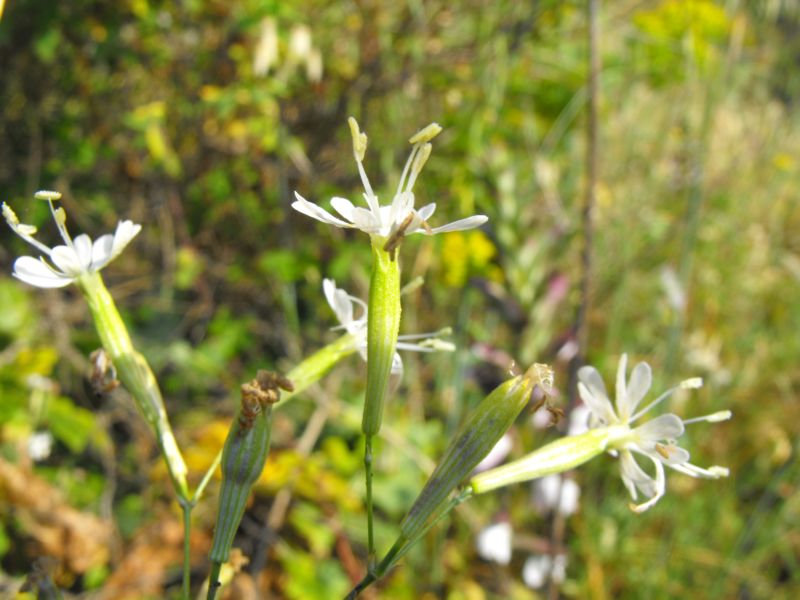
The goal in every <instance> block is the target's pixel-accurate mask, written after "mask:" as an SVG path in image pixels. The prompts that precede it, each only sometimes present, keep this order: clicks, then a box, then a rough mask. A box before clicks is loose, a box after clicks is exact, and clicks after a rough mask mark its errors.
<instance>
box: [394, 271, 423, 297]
mask: <svg viewBox="0 0 800 600" xmlns="http://www.w3.org/2000/svg"><path fill="white" fill-rule="evenodd" d="M424 283H425V278H424V277H422V275H418V276H417V277H414V279H412V280H411V281H409V282H408V283H407V284H405V285H404V286H403V288H402V289H401V290H400V295H401V296H405V295H407V294H410V293H412V292H415V291H416V290H418V289H419V288H421V287H422V285H423V284H424Z"/></svg>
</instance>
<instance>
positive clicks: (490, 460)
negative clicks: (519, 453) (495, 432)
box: [473, 433, 513, 473]
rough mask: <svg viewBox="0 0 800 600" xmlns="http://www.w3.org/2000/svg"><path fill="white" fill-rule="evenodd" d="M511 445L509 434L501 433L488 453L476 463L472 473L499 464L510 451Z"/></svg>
mask: <svg viewBox="0 0 800 600" xmlns="http://www.w3.org/2000/svg"><path fill="white" fill-rule="evenodd" d="M512 446H513V442H512V441H511V436H510V435H508V434H507V433H504V434H503V437H501V438H500V439H499V440H497V443H496V444H495V445H494V447H493V448H492V449H491V450H489V454H487V455H486V457H485V458H484V459H483V460H482V461H481V462H479V463H478V466H477V467H475V470H474V471H473V473H480V472H481V471H485V470H487V469H491V468H492V467H496V466H497V465H499V464H500V463H501V462H503V460H504V459H505V457H506V456H508V453H509V452H511V447H512Z"/></svg>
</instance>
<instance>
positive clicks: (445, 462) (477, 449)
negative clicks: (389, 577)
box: [398, 364, 552, 543]
mask: <svg viewBox="0 0 800 600" xmlns="http://www.w3.org/2000/svg"><path fill="white" fill-rule="evenodd" d="M537 384H539V385H541V386H542V388H543V389H544V390H545V391H546V392H547V391H549V389H550V388H551V387H552V370H551V369H550V368H549V367H547V366H546V365H541V364H534V365H533V366H532V367H531V368H530V369H528V371H527V372H526V373H525V374H524V375H518V376H517V377H514V378H513V379H509V380H508V381H506V382H504V383H502V384H500V385H499V386H498V387H497V388H495V389H494V390H493V391H492V392H491V393H490V394H489V395H488V396H486V397H485V398H484V399H483V400H482V401H481V402H480V404H478V406H477V407H476V408H475V409H474V410H473V411H472V413H471V414H470V415H469V417H468V419H467V420H466V422H465V423H464V424H463V425H462V426H461V427H460V428H459V430H458V432H457V433H456V435H455V436H454V437H453V440H452V442H451V443H450V445H449V446H448V447H447V449H446V450H445V452H444V456H442V459H441V460H440V461H439V464H438V465H437V466H436V469H434V471H433V474H431V476H430V478H429V479H428V482H427V483H426V484H425V487H423V488H422V492H420V494H419V496H417V499H416V501H415V502H414V504H413V506H412V507H411V509H410V510H409V511H408V514H407V515H406V517H405V519H403V522H402V523H401V524H400V531H401V532H402V537H404V538H405V540H407V541H409V542H411V543H413V541H414V540H415V539H416V538H417V537H418V535H419V534H420V532H422V531H423V530H424V527H425V525H426V523H427V521H428V520H429V519H430V518H431V516H432V515H433V514H434V513H436V512H437V511H438V510H439V508H440V507H441V506H442V505H443V504H444V503H445V501H446V500H447V498H448V496H449V495H450V493H451V492H452V491H453V490H454V489H455V488H456V487H457V486H458V485H459V484H460V483H461V482H462V481H464V480H465V479H466V478H467V477H468V476H469V475H470V473H472V471H473V470H474V469H475V467H476V466H478V463H479V462H480V461H481V460H483V458H484V457H485V456H486V455H487V454H488V453H489V451H490V450H491V449H492V448H493V447H494V446H495V444H496V443H497V442H498V441H499V440H500V438H501V437H503V434H505V433H506V431H508V430H509V428H510V427H511V425H513V424H514V421H515V420H516V418H517V417H518V416H519V414H520V412H522V409H523V408H525V406H526V405H527V404H528V401H529V399H530V396H531V392H532V391H533V388H534V387H535V386H536V385H537ZM398 541H399V540H398Z"/></svg>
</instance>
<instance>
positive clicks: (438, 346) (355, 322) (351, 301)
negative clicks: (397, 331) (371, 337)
mask: <svg viewBox="0 0 800 600" xmlns="http://www.w3.org/2000/svg"><path fill="white" fill-rule="evenodd" d="M322 291H323V292H324V293H325V299H326V300H327V301H328V304H329V305H330V307H331V309H332V310H333V312H334V314H335V315H336V318H337V319H338V320H339V326H338V327H336V329H344V330H345V331H346V332H347V333H349V334H350V335H352V336H353V338H355V343H356V347H357V348H358V352H359V354H361V356H362V358H363V359H364V360H367V310H368V309H367V303H366V302H364V301H363V300H361V299H360V298H357V297H355V296H351V295H350V294H348V293H347V292H346V291H345V290H343V289H341V288H337V287H336V282H335V281H334V280H333V279H325V280H323V281H322ZM356 311H358V312H359V314H358V316H356ZM449 334H450V328H444V329H442V330H440V331H437V332H434V333H417V334H411V335H401V336H398V338H397V339H398V342H397V349H398V350H409V351H411V352H434V351H443V352H452V351H453V350H455V346H454V345H453V344H451V343H450V342H446V341H444V340H440V339H438V336H441V335H449ZM413 340H421V341H419V342H418V343H413ZM402 372H403V361H402V359H401V358H400V355H399V354H398V353H397V352H395V353H394V357H393V358H392V374H395V375H397V374H400V373H402Z"/></svg>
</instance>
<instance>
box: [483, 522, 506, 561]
mask: <svg viewBox="0 0 800 600" xmlns="http://www.w3.org/2000/svg"><path fill="white" fill-rule="evenodd" d="M475 548H476V550H477V551H478V556H480V557H481V558H482V559H484V560H488V561H492V562H496V563H497V564H499V565H507V564H508V563H510V562H511V524H510V523H508V522H507V521H501V522H500V523H494V524H492V525H489V526H488V527H484V528H483V529H482V530H481V532H480V533H479V534H478V538H477V539H476V540H475Z"/></svg>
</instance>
